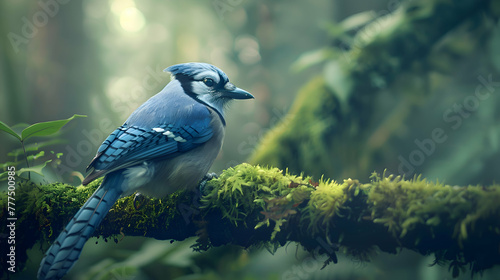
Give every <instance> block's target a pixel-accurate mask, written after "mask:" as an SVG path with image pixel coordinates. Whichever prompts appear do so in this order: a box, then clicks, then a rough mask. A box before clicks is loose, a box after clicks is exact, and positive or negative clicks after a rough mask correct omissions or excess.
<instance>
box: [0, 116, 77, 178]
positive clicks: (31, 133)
mask: <svg viewBox="0 0 500 280" xmlns="http://www.w3.org/2000/svg"><path fill="white" fill-rule="evenodd" d="M83 117H86V116H84V115H73V116H72V117H70V118H68V119H65V120H56V121H48V122H40V123H35V124H33V125H19V124H18V125H15V126H13V127H16V126H23V127H24V126H27V127H26V128H24V129H23V130H22V131H21V134H18V133H16V132H15V131H14V129H13V128H12V127H9V126H8V125H7V124H5V123H3V122H1V121H0V130H1V131H4V132H6V133H8V134H10V135H12V136H14V137H15V138H16V139H18V140H19V142H20V143H21V146H22V148H21V149H18V150H14V151H11V152H9V153H8V154H7V155H8V156H11V157H14V161H10V162H5V163H3V164H2V167H3V169H4V171H5V169H6V168H7V167H8V166H15V167H16V169H17V171H16V175H17V176H20V175H21V174H23V173H25V172H28V179H29V178H30V177H29V173H30V172H35V173H37V174H39V175H42V176H43V172H42V169H43V168H44V167H45V166H46V165H47V164H48V163H49V162H51V161H52V159H48V160H45V161H44V162H42V163H41V164H39V165H36V166H33V167H30V165H29V161H31V160H36V159H38V158H41V157H43V156H45V151H40V152H38V153H36V154H32V155H29V154H28V152H36V151H38V149H40V148H42V147H46V146H49V145H52V144H56V143H61V142H62V141H61V140H57V139H56V140H53V141H47V142H43V143H41V144H35V145H31V146H25V141H26V140H27V139H29V138H32V137H37V136H50V135H53V134H55V133H57V132H59V131H60V130H61V128H62V127H63V126H65V125H66V124H67V123H68V122H70V121H72V120H73V119H75V118H83ZM21 152H22V153H23V154H24V158H25V162H26V167H24V168H17V167H18V166H19V165H20V164H22V161H18V160H17V157H18V155H19V154H20V153H21ZM50 153H51V154H53V155H55V157H56V158H59V157H61V156H62V153H57V154H55V153H54V151H51V152H50ZM6 178H7V171H5V172H3V173H0V180H6Z"/></svg>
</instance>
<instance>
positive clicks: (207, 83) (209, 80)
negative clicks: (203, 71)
mask: <svg viewBox="0 0 500 280" xmlns="http://www.w3.org/2000/svg"><path fill="white" fill-rule="evenodd" d="M203 82H204V83H205V85H207V87H213V86H214V85H215V82H214V80H212V79H210V78H205V79H203Z"/></svg>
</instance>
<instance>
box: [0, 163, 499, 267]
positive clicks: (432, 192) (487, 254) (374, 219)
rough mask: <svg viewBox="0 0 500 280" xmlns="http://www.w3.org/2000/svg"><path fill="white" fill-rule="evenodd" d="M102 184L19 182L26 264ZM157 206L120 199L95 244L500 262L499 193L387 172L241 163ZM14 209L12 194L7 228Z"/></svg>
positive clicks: (20, 241)
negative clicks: (311, 172) (359, 175)
mask: <svg viewBox="0 0 500 280" xmlns="http://www.w3.org/2000/svg"><path fill="white" fill-rule="evenodd" d="M97 186H98V182H96V183H92V184H90V185H89V186H86V187H77V188H75V187H72V186H68V185H64V184H50V185H41V186H38V185H33V184H30V183H23V184H19V186H18V187H17V190H16V209H17V210H16V211H17V213H18V216H17V218H18V220H17V221H16V233H17V235H16V246H17V247H16V250H17V254H18V255H17V256H18V258H19V259H18V260H23V259H22V257H24V260H26V254H25V252H26V250H27V249H29V248H31V247H33V246H34V245H35V244H36V243H37V242H38V241H40V242H41V243H42V247H43V248H45V249H46V248H47V247H48V245H49V243H51V242H52V241H53V240H54V239H55V237H57V235H58V234H59V232H60V231H61V230H62V228H63V226H64V225H65V224H66V223H67V222H68V221H69V219H70V218H71V217H72V216H73V215H74V214H75V213H76V211H77V210H78V209H79V208H80V207H81V205H82V204H83V203H84V202H85V200H86V199H87V198H88V197H89V196H90V195H91V193H92V192H93V191H94V190H95V189H96V187H97ZM147 200H148V201H146V202H144V203H143V206H142V207H141V208H140V209H139V210H136V209H135V208H134V206H133V196H129V197H125V198H122V199H120V200H118V202H117V203H116V204H115V205H114V207H113V208H112V209H111V210H110V212H109V214H108V215H107V216H106V218H105V219H104V221H103V223H102V224H101V226H100V227H99V228H98V229H97V230H96V231H95V233H94V236H97V237H102V238H104V239H113V240H115V241H118V240H120V239H122V238H126V236H145V237H150V238H155V239H160V240H164V239H173V240H183V239H186V238H188V237H193V236H197V237H198V239H197V241H196V244H194V245H193V247H194V249H195V250H206V249H208V248H210V247H212V246H221V245H225V244H236V245H240V246H243V247H245V248H246V247H250V246H265V247H267V248H268V249H270V250H271V251H273V250H275V249H276V248H277V247H279V246H283V245H285V244H286V243H287V242H290V241H295V242H298V243H300V244H301V245H302V246H304V248H306V249H307V250H309V251H311V252H312V251H317V249H318V247H319V248H320V249H319V252H320V253H327V254H328V255H329V256H330V261H334V262H336V256H335V252H336V251H339V250H340V251H342V252H344V253H347V254H349V255H352V256H354V257H356V258H359V259H361V260H368V259H369V257H370V255H372V254H373V252H374V251H375V250H376V248H379V249H380V250H381V251H384V252H389V253H396V252H398V250H400V249H402V248H407V249H410V250H414V251H417V252H419V253H421V254H423V255H428V254H434V255H435V257H436V262H437V263H439V264H443V263H446V262H449V263H450V265H451V266H453V268H454V271H455V270H456V271H458V269H459V268H461V267H463V266H464V265H471V268H472V271H473V272H478V271H482V270H484V269H487V268H490V267H492V266H493V265H496V264H500V250H499V248H500V204H498V201H500V186H499V185H494V186H489V187H481V186H466V187H460V186H448V185H443V184H440V183H431V182H427V181H426V180H424V179H421V178H413V179H412V180H405V179H402V178H400V177H393V176H392V175H390V176H386V175H385V174H384V175H382V176H380V175H378V174H372V176H371V182H368V183H366V184H362V183H360V182H358V181H357V180H352V179H347V180H344V181H343V182H335V181H331V180H325V179H321V180H320V181H319V182H314V181H313V180H312V179H311V178H310V177H305V176H296V175H292V174H289V173H288V172H284V171H281V170H279V169H277V168H263V167H259V166H252V165H249V164H241V165H239V166H236V167H234V168H230V169H227V170H225V171H224V172H223V173H222V174H221V175H220V177H219V178H217V179H212V180H211V181H209V182H208V183H207V185H206V187H205V189H204V195H200V193H199V192H177V193H175V194H172V195H171V196H169V197H167V198H165V199H161V200H159V199H147ZM6 205H7V200H6V199H5V196H2V200H1V206H2V212H1V215H0V216H1V217H0V218H1V219H4V220H5V219H6V217H7V215H8V213H7V209H6ZM5 231H6V228H5V227H4V228H3V229H2V233H4V232H5ZM7 234H8V232H7ZM3 244H5V242H3ZM23 254H24V255H23ZM1 258H2V260H1V261H2V262H3V261H6V260H4V258H5V255H3V256H1Z"/></svg>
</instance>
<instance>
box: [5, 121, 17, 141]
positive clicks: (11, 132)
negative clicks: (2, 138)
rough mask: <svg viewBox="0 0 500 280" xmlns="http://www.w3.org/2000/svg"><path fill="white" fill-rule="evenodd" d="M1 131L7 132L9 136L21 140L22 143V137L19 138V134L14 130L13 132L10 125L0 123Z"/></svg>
mask: <svg viewBox="0 0 500 280" xmlns="http://www.w3.org/2000/svg"><path fill="white" fill-rule="evenodd" d="M0 130H3V131H5V132H7V133H8V134H10V135H12V136H14V137H16V138H17V139H19V141H22V139H21V136H19V134H17V133H16V132H15V131H14V130H12V128H10V127H9V126H8V125H6V124H5V123H3V122H2V121H0Z"/></svg>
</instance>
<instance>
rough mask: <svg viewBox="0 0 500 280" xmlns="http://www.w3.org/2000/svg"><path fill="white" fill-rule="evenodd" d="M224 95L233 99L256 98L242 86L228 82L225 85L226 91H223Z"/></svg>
mask: <svg viewBox="0 0 500 280" xmlns="http://www.w3.org/2000/svg"><path fill="white" fill-rule="evenodd" d="M222 96H223V97H227V98H231V99H252V98H255V97H254V96H253V95H251V94H250V93H249V92H248V91H246V90H242V89H241V88H237V87H236V86H235V85H233V84H231V83H227V84H226V85H225V86H224V92H223V93H222Z"/></svg>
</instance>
